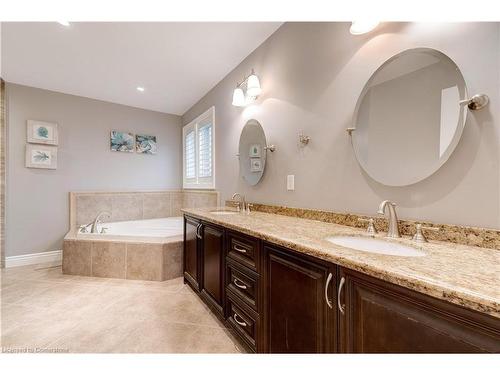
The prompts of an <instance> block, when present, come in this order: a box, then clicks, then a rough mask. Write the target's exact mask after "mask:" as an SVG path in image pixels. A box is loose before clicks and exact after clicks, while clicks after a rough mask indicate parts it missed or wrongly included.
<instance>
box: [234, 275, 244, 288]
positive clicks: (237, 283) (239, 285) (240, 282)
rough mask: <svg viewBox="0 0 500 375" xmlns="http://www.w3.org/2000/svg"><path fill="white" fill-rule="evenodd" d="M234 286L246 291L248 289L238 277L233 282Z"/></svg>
mask: <svg viewBox="0 0 500 375" xmlns="http://www.w3.org/2000/svg"><path fill="white" fill-rule="evenodd" d="M233 284H234V285H236V286H237V287H238V288H240V289H246V288H247V286H246V285H245V284H244V283H243V282H242V281H241V280H240V279H238V278H236V277H235V278H234V280H233Z"/></svg>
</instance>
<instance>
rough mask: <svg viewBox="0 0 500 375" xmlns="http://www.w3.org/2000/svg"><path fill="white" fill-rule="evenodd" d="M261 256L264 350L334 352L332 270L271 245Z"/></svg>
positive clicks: (333, 278)
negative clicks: (262, 266) (263, 267)
mask: <svg viewBox="0 0 500 375" xmlns="http://www.w3.org/2000/svg"><path fill="white" fill-rule="evenodd" d="M264 256H265V261H264V264H265V271H264V274H265V290H264V293H265V295H266V298H265V304H266V311H265V316H266V322H265V337H266V349H267V351H268V352H270V353H328V352H334V351H335V349H336V348H335V336H336V321H335V313H336V310H335V306H334V305H333V302H332V301H331V300H332V297H331V296H332V292H333V288H335V268H334V267H330V265H329V264H327V263H324V262H321V261H319V260H317V261H316V260H313V259H311V258H309V257H305V256H303V255H300V256H299V255H298V254H294V253H292V252H290V251H287V250H284V249H281V248H277V247H274V246H271V245H265V246H264ZM327 298H328V301H327ZM330 306H331V307H330Z"/></svg>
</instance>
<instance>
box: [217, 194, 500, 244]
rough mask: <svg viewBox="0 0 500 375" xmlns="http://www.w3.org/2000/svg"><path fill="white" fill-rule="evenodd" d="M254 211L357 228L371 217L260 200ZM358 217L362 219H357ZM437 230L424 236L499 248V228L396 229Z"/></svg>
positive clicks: (381, 223)
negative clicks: (264, 202) (268, 203)
mask: <svg viewBox="0 0 500 375" xmlns="http://www.w3.org/2000/svg"><path fill="white" fill-rule="evenodd" d="M251 204H252V205H253V206H252V210H253V211H259V212H266V213H271V214H276V215H284V216H292V217H300V218H303V219H310V220H318V221H324V222H327V223H334V224H339V225H346V226H350V227H356V228H366V226H367V223H366V220H364V221H363V219H370V218H372V217H370V216H366V215H357V214H349V213H339V212H332V211H321V210H312V209H307V208H295V207H286V206H274V205H267V204H260V203H251ZM226 205H227V206H235V202H234V201H232V200H228V201H226ZM360 219H361V220H360ZM373 219H374V224H375V228H376V229H377V231H379V232H386V231H387V227H388V221H387V219H386V218H385V217H373ZM418 223H420V224H422V225H423V226H425V227H432V228H437V229H439V230H428V231H426V232H425V236H426V237H427V238H428V239H429V240H436V241H446V242H452V243H457V244H461V245H468V246H478V247H485V248H491V249H496V250H500V230H495V229H485V228H476V227H467V226H459V225H450V224H437V223H429V222H425V221H416V220H401V219H400V220H399V230H400V232H401V235H403V236H413V235H414V234H415V227H416V224H418Z"/></svg>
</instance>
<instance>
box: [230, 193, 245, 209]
mask: <svg viewBox="0 0 500 375" xmlns="http://www.w3.org/2000/svg"><path fill="white" fill-rule="evenodd" d="M236 197H238V198H239V201H238V202H236V203H237V204H238V212H239V211H241V210H243V212H245V209H246V208H245V197H244V196H243V195H241V194H240V193H234V194H233V196H232V197H231V200H233V201H234V200H235V199H236ZM242 206H243V207H242Z"/></svg>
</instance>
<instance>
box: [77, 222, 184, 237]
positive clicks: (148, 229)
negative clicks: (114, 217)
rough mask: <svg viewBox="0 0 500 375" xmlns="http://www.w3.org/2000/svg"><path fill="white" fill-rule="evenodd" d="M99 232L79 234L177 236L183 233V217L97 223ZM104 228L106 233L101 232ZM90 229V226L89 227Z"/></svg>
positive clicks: (81, 235)
mask: <svg viewBox="0 0 500 375" xmlns="http://www.w3.org/2000/svg"><path fill="white" fill-rule="evenodd" d="M97 229H98V231H99V233H81V232H80V231H79V233H78V236H79V237H83V236H87V235H89V236H127V237H176V236H181V235H182V230H183V221H182V217H165V218H161V219H148V220H133V221H117V222H112V223H100V224H98V225H97ZM102 229H104V233H100V232H101V230H102ZM88 230H90V226H89V227H88Z"/></svg>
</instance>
